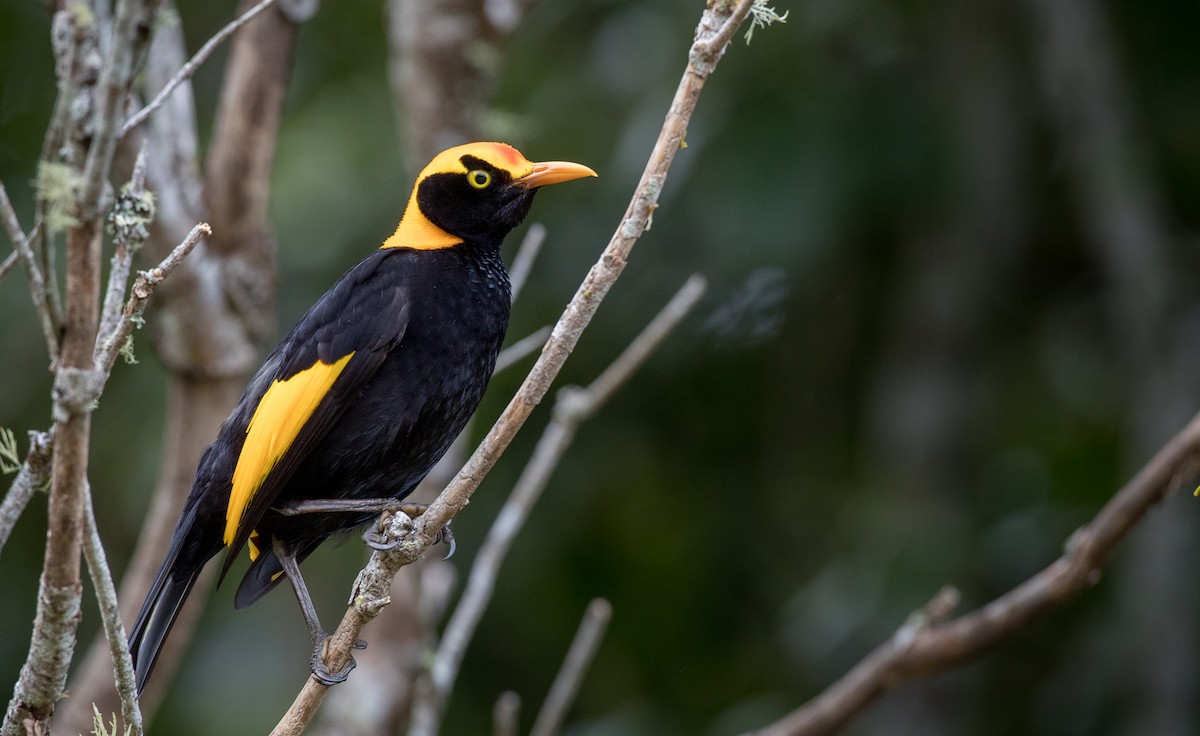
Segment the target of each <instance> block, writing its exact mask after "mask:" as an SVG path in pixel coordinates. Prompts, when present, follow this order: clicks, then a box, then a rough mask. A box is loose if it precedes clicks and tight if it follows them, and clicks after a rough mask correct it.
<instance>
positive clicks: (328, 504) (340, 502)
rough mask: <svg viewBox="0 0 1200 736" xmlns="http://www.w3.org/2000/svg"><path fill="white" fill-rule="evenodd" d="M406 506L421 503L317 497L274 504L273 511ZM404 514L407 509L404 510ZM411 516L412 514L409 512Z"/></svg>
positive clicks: (295, 513) (288, 513) (379, 509)
mask: <svg viewBox="0 0 1200 736" xmlns="http://www.w3.org/2000/svg"><path fill="white" fill-rule="evenodd" d="M406 506H421V507H422V508H421V511H424V510H425V508H424V505H423V504H406V503H401V502H400V501H397V500H396V499H394V498H317V499H309V500H307V501H289V502H287V503H285V504H284V505H282V506H275V507H274V508H273V509H272V511H275V512H277V513H279V514H281V515H283V516H299V515H301V514H328V513H339V512H344V513H352V512H355V511H362V512H373V513H380V512H382V511H395V510H396V509H400V510H402V511H404V509H405V507H406ZM404 512H405V513H406V514H407V513H408V511H404ZM409 516H412V514H409Z"/></svg>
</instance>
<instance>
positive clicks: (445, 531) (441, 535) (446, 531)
mask: <svg viewBox="0 0 1200 736" xmlns="http://www.w3.org/2000/svg"><path fill="white" fill-rule="evenodd" d="M453 521H454V519H451V520H450V521H447V522H446V526H445V527H443V528H442V530H441V531H440V532H438V533H437V536H436V537H434V538H433V543H434V544H441V543H443V542H444V543H446V544H447V545H449V546H450V549H449V550H448V551H447V552H446V556H445V557H443V558H442V559H443V560H448V559H450V558H451V557H453V556H454V550H455V549H456V548H457V546H458V545H456V544H455V542H454V532H453V531H451V530H450V524H451V523H452V522H453Z"/></svg>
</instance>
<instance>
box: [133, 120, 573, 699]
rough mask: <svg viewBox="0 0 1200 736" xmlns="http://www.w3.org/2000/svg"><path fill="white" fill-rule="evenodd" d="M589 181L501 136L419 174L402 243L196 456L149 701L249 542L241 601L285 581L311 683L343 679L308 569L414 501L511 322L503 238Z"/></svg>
mask: <svg viewBox="0 0 1200 736" xmlns="http://www.w3.org/2000/svg"><path fill="white" fill-rule="evenodd" d="M595 175H596V174H595V172H594V171H592V170H591V169H589V168H588V167H586V166H582V165H580V164H574V163H567V162H560V161H552V162H546V163H532V162H530V161H528V160H526V159H525V157H524V156H522V155H521V154H520V153H519V152H518V151H517V150H516V149H514V148H512V147H510V146H507V145H504V144H502V143H471V144H467V145H463V146H458V147H456V148H451V149H449V150H447V151H443V152H442V153H440V154H438V155H437V156H436V157H435V158H434V159H433V161H432V162H431V163H430V164H429V165H428V166H427V167H425V169H424V170H423V171H422V172H421V174H420V176H419V177H418V178H417V182H416V185H415V186H414V187H413V191H412V195H411V196H410V197H409V200H408V206H407V208H406V209H405V211H404V216H403V218H401V220H400V224H399V226H398V227H397V228H396V232H395V233H394V234H393V235H392V236H391V237H389V238H388V239H387V240H385V241H384V243H383V245H382V247H380V248H379V249H378V250H376V251H375V252H374V253H372V254H371V255H369V256H367V257H366V258H364V259H363V260H362V261H361V262H359V263H358V264H357V265H356V266H354V267H353V268H351V269H350V270H349V271H347V272H346V273H345V274H344V275H343V276H342V277H341V278H340V279H338V281H337V283H335V284H334V285H333V287H332V288H331V289H330V290H329V291H328V292H326V293H325V295H324V296H322V297H321V298H320V299H319V300H318V301H317V303H316V304H315V305H314V306H313V307H312V309H310V310H309V311H308V313H307V314H305V315H304V316H303V317H302V318H301V319H300V322H299V323H298V324H297V325H296V326H295V327H294V328H292V330H291V332H289V333H288V335H287V336H286V337H284V338H283V340H282V341H281V342H280V343H279V345H278V346H277V347H276V348H275V350H273V351H272V352H271V354H270V355H269V356H268V357H267V359H266V362H264V363H263V366H262V367H261V368H260V369H259V370H258V373H257V374H255V376H254V378H253V379H251V381H250V385H249V386H247V388H246V391H245V393H244V394H243V395H242V398H241V400H240V401H239V402H238V405H237V407H236V408H235V409H234V410H233V413H232V414H230V415H229V418H228V419H226V420H225V423H224V424H222V425H221V429H220V431H219V433H218V435H217V439H216V440H215V441H214V442H213V443H212V444H211V445H210V446H209V447H208V449H207V450H206V451H205V452H204V454H203V456H202V457H201V459H200V463H199V467H198V468H197V470H196V478H195V481H194V482H193V484H192V490H191V493H190V494H189V495H188V498H187V501H186V502H185V503H184V508H183V514H182V516H181V518H180V520H179V523H178V524H177V525H176V527H175V533H174V537H173V538H172V540H171V547H170V549H169V550H168V552H167V556H166V559H165V560H164V561H163V564H162V568H161V569H160V570H159V572H158V576H157V577H156V578H155V580H154V583H153V585H152V586H151V587H150V592H149V593H148V594H147V596H146V601H145V603H143V604H142V609H141V612H140V613H139V614H138V617H137V621H136V622H135V623H134V625H133V629H132V631H131V633H130V637H129V647H130V650H131V653H132V655H133V662H134V668H135V670H136V672H137V687H138V691H139V692H141V691H142V689H143V688H144V687H145V685H146V681H147V679H148V678H149V677H150V673H151V670H152V669H153V668H154V663H155V661H156V659H157V658H158V654H159V651H160V650H161V649H162V645H163V642H164V640H165V639H166V636H167V634H168V632H169V631H170V629H171V626H172V624H173V623H174V622H175V618H176V617H177V616H178V614H179V610H180V608H181V607H182V606H183V602H184V600H185V599H186V598H187V596H188V593H190V592H191V590H192V586H194V585H195V583H196V578H197V577H198V576H199V574H200V570H201V569H202V568H203V567H204V565H205V563H206V562H208V560H210V559H211V558H212V557H213V556H215V555H216V554H217V553H219V552H221V551H222V550H225V551H226V555H225V561H224V565H223V567H222V568H221V577H222V578H224V576H225V574H226V573H227V572H228V571H229V568H230V566H231V565H232V564H233V561H234V560H235V559H236V558H237V556H238V555H239V553H240V551H241V550H242V549H243V548H244V547H247V546H248V547H249V553H250V558H251V560H253V562H252V563H251V565H250V569H249V570H248V571H247V572H246V575H245V577H243V578H242V582H241V584H240V585H239V586H238V589H237V593H236V594H235V596H234V605H235V607H236V608H243V607H245V606H248V605H250V604H251V603H253V602H255V601H256V600H258V599H259V598H261V597H262V596H263V595H264V594H265V593H266V592H267V591H269V590H271V589H272V588H273V587H275V585H276V584H278V583H279V582H280V580H281V579H282V578H283V577H285V576H286V577H287V578H288V579H289V580H290V582H291V584H292V587H293V589H294V591H295V593H296V597H297V599H298V600H299V601H300V606H301V610H302V611H303V613H304V616H305V620H306V622H307V623H308V627H309V633H310V634H311V636H312V638H313V646H314V656H313V674H314V675H315V676H316V677H317V678H318V679H320V680H322V681H323V682H326V683H329V684H332V683H334V682H340V681H341V680H344V679H345V677H346V675H347V674H348V672H349V669H348V668H347V669H346V670H343V671H342V672H337V673H330V672H327V671H325V669H324V668H323V666H322V665H321V660H320V657H319V656H318V655H319V652H320V649H321V646H322V643H323V641H324V639H325V638H326V637H327V635H326V633H325V631H324V630H323V629H322V628H321V625H320V623H319V622H318V620H317V616H316V612H315V609H314V608H313V605H312V601H311V599H310V598H309V595H308V591H307V589H306V587H305V585H304V581H303V579H302V578H301V576H300V570H299V563H300V562H302V561H303V560H304V559H305V558H306V557H308V555H309V554H310V553H312V551H313V550H314V549H315V548H316V547H317V546H318V545H319V544H321V542H323V541H325V540H326V539H327V538H329V537H330V536H331V535H333V534H336V533H338V532H342V531H345V530H349V529H353V528H355V527H360V526H363V525H364V524H366V523H367V522H369V521H371V520H372V519H374V518H375V517H376V515H377V512H378V510H379V507H380V506H381V505H382V503H383V502H396V501H398V500H400V499H403V498H404V497H405V496H407V495H408V493H409V492H410V491H412V489H413V488H414V487H415V486H416V485H417V483H418V482H420V480H421V479H422V478H424V477H425V475H426V474H427V473H428V472H429V470H430V469H431V468H432V467H433V465H434V464H435V463H436V462H437V461H438V459H440V458H441V457H442V455H443V454H444V453H445V452H446V449H447V448H448V447H449V446H450V443H451V442H452V441H453V440H454V438H455V436H456V435H457V434H458V433H459V432H460V431H461V430H462V428H463V426H464V425H465V424H466V422H467V419H468V418H469V417H470V416H471V414H472V413H473V412H474V411H475V408H476V407H477V406H478V404H479V401H480V399H481V398H482V396H483V392H484V389H485V388H486V386H487V383H488V379H489V377H490V376H491V373H492V368H493V367H494V366H495V362H496V355H497V353H498V352H499V350H500V343H501V341H502V340H503V339H504V332H505V329H506V328H507V326H508V313H509V304H510V301H511V295H510V290H509V282H508V273H507V272H506V270H505V268H504V263H503V261H501V259H500V243H501V241H502V240H503V239H504V236H505V235H507V234H508V233H509V232H510V231H511V230H512V229H513V228H515V227H516V226H517V225H519V224H520V223H521V220H522V219H524V217H525V214H526V213H527V212H528V211H529V206H530V204H531V203H532V201H533V197H534V194H536V193H537V190H538V188H539V187H542V186H545V185H547V184H555V183H558V182H565V181H571V180H573V179H578V178H581V177H584V176H595ZM314 508H316V509H324V510H323V511H317V512H313V509H314Z"/></svg>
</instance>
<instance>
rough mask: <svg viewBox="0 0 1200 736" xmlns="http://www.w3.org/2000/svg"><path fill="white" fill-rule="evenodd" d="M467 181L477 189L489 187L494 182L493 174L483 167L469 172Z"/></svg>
mask: <svg viewBox="0 0 1200 736" xmlns="http://www.w3.org/2000/svg"><path fill="white" fill-rule="evenodd" d="M467 183H468V184H470V185H471V186H473V187H475V188H476V189H487V187H488V185H489V184H491V183H492V175H491V174H489V173H488V172H486V171H484V170H483V169H475V170H474V171H471V172H468V173H467Z"/></svg>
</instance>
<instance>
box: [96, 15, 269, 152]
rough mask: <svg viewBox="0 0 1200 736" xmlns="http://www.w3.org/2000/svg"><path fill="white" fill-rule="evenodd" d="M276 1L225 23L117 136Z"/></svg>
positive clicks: (160, 103) (157, 105) (159, 104)
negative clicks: (237, 31) (226, 40)
mask: <svg viewBox="0 0 1200 736" xmlns="http://www.w3.org/2000/svg"><path fill="white" fill-rule="evenodd" d="M276 1H277V0H262V1H261V2H260V3H258V4H257V5H255V6H254V7H252V8H250V9H249V10H247V11H246V12H244V13H242V14H241V15H239V16H238V17H237V18H234V19H233V20H232V21H230V22H229V23H228V24H226V26H225V27H224V28H222V29H221V30H219V31H217V32H216V33H215V34H214V35H213V37H212V38H210V39H208V40H207V41H205V42H204V45H203V46H201V47H200V50H199V51H197V52H196V53H195V54H194V55H193V56H192V58H190V59H188V60H187V63H186V64H184V65H183V66H182V67H180V69H179V71H178V72H176V73H175V76H173V77H171V79H170V81H168V82H167V83H166V85H164V86H163V88H162V90H160V91H159V93H158V94H157V95H155V96H154V99H153V100H151V101H150V102H149V103H147V105H146V106H145V107H143V108H142V109H141V110H138V111H137V112H135V113H134V114H132V115H130V116H129V119H128V120H126V121H125V124H124V125H123V126H121V132H120V134H119V135H118V136H117V137H118V138H124V137H125V136H126V135H128V134H129V132H130V131H132V130H133V129H134V128H136V127H138V126H139V125H141V124H142V123H144V122H146V118H148V117H150V116H151V115H152V114H153V113H154V111H155V110H157V109H158V108H160V107H162V106H163V104H164V103H165V102H166V101H167V98H168V97H170V96H171V93H172V92H174V91H175V88H176V87H178V86H179V85H181V84H183V83H184V82H186V81H187V80H189V79H191V78H192V75H193V74H195V73H196V70H197V69H199V68H200V65H201V64H203V63H204V62H205V61H207V60H208V57H210V56H212V52H214V51H216V50H217V47H218V46H220V45H221V44H222V43H224V41H225V39H227V38H229V37H230V36H232V35H233V33H234V31H236V30H237V29H239V28H241V27H242V26H244V25H246V24H247V23H249V22H250V21H251V20H254V17H255V16H257V15H258V14H259V13H261V12H263V11H264V10H266V9H267V8H269V7H271V6H272V5H274V4H275V3H276Z"/></svg>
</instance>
